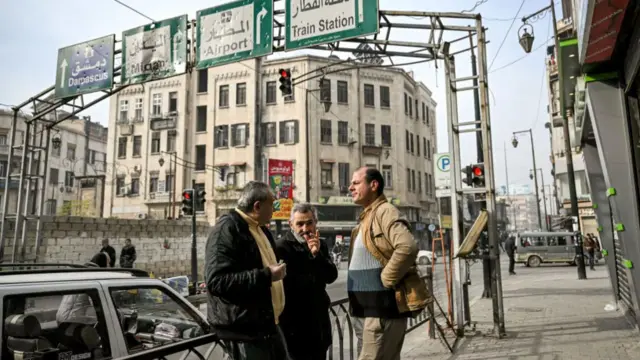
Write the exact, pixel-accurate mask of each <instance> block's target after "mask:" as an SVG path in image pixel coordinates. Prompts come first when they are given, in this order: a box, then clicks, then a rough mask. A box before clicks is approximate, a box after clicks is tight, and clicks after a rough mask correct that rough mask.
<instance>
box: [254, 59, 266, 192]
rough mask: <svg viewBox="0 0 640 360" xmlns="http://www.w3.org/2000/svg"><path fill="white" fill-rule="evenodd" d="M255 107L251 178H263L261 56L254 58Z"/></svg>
mask: <svg viewBox="0 0 640 360" xmlns="http://www.w3.org/2000/svg"><path fill="white" fill-rule="evenodd" d="M255 76H256V79H255V80H256V81H255V107H254V113H253V126H254V129H255V130H254V131H253V133H254V134H255V135H254V141H253V143H254V152H253V158H254V161H253V179H254V180H256V181H258V180H261V179H262V180H264V179H263V178H262V172H263V170H262V161H261V159H262V126H261V125H262V120H261V117H262V112H261V110H260V109H261V108H262V96H261V95H262V58H260V57H259V58H256V71H255Z"/></svg>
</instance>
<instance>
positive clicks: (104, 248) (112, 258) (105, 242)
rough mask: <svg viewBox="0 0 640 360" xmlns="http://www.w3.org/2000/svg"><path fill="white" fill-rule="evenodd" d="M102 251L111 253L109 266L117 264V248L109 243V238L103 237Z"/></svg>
mask: <svg viewBox="0 0 640 360" xmlns="http://www.w3.org/2000/svg"><path fill="white" fill-rule="evenodd" d="M100 252H103V253H107V255H109V266H110V267H114V266H116V249H114V248H113V246H111V245H109V239H102V248H101V249H100Z"/></svg>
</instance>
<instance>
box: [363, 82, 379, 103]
mask: <svg viewBox="0 0 640 360" xmlns="http://www.w3.org/2000/svg"><path fill="white" fill-rule="evenodd" d="M364 106H376V94H375V91H374V89H373V85H371V84H364Z"/></svg>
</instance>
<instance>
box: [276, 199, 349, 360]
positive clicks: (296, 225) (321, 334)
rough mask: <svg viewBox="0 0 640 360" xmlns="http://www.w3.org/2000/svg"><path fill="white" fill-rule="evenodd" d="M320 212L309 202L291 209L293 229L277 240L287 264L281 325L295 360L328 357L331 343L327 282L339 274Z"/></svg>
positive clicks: (281, 254)
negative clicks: (319, 227) (319, 225)
mask: <svg viewBox="0 0 640 360" xmlns="http://www.w3.org/2000/svg"><path fill="white" fill-rule="evenodd" d="M317 223H318V216H317V213H316V209H315V208H314V207H313V206H311V205H310V204H296V205H295V206H294V207H293V209H292V210H291V218H290V220H289V226H290V228H291V231H289V232H287V233H285V234H284V236H283V237H282V238H281V239H279V240H278V241H276V255H277V256H278V259H280V260H282V261H284V263H285V264H287V277H286V278H284V294H285V297H286V299H287V304H286V306H285V307H284V311H283V312H282V315H280V326H281V327H282V331H283V333H284V337H285V339H286V341H287V348H288V349H289V355H290V356H291V359H292V360H325V359H326V358H327V349H328V348H329V346H330V345H331V322H330V319H329V307H330V306H331V300H330V298H329V294H327V291H326V288H327V285H328V284H332V283H333V282H334V281H336V279H337V278H338V270H337V269H336V266H335V265H334V263H333V261H332V259H331V254H330V253H329V246H328V245H327V243H326V242H324V241H323V240H321V239H320V237H319V234H318V230H317V228H316V226H317Z"/></svg>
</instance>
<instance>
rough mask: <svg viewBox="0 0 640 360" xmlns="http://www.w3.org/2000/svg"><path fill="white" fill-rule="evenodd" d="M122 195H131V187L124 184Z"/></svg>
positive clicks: (121, 189) (121, 190)
mask: <svg viewBox="0 0 640 360" xmlns="http://www.w3.org/2000/svg"><path fill="white" fill-rule="evenodd" d="M120 195H129V187H128V186H123V187H121V188H120Z"/></svg>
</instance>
